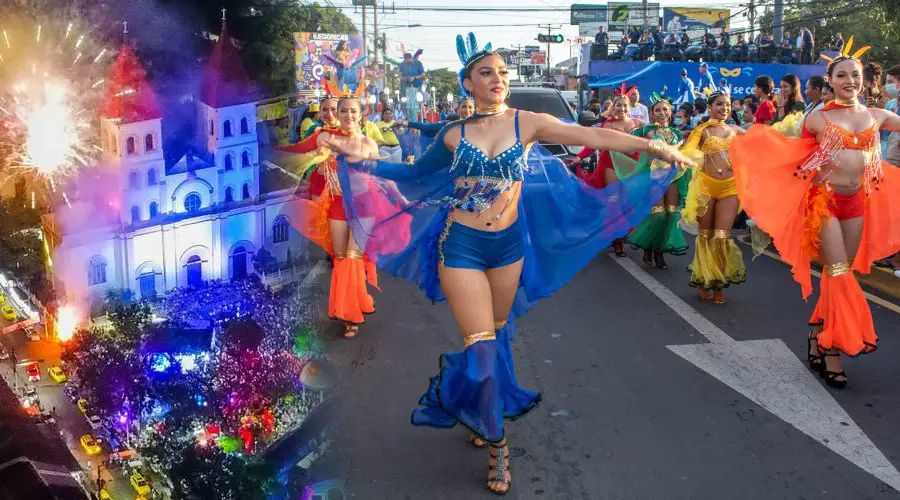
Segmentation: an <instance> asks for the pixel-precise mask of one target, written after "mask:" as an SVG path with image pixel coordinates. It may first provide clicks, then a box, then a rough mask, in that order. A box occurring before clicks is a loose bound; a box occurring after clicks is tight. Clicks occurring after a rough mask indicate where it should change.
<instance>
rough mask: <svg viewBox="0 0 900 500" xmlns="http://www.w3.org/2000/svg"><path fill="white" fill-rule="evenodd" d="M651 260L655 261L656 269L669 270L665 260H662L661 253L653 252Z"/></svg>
mask: <svg viewBox="0 0 900 500" xmlns="http://www.w3.org/2000/svg"><path fill="white" fill-rule="evenodd" d="M653 260H654V261H656V267H658V268H660V269H668V268H669V265H668V264H666V259H665V258H663V253H662V252H654V253H653Z"/></svg>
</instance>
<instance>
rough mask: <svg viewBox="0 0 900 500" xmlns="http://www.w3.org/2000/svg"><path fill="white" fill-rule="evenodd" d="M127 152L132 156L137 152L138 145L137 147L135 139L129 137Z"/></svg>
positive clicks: (126, 143) (126, 141) (126, 145)
mask: <svg viewBox="0 0 900 500" xmlns="http://www.w3.org/2000/svg"><path fill="white" fill-rule="evenodd" d="M125 151H126V152H127V153H128V154H130V155H133V154H135V153H136V152H137V145H135V141H134V137H129V138H128V139H126V140H125Z"/></svg>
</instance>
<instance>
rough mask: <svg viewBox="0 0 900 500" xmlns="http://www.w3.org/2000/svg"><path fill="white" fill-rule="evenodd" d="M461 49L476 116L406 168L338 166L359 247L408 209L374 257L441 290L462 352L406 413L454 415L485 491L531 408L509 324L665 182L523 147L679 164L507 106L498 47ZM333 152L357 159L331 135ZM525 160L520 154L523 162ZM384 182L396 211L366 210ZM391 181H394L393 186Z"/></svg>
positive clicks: (621, 228)
mask: <svg viewBox="0 0 900 500" xmlns="http://www.w3.org/2000/svg"><path fill="white" fill-rule="evenodd" d="M457 48H458V52H459V54H460V60H461V61H463V62H464V63H463V69H462V70H461V71H460V82H461V84H462V86H463V88H464V89H465V91H466V92H467V93H469V94H471V96H472V97H473V99H474V100H475V103H476V106H477V111H476V114H475V115H474V116H472V117H470V118H468V119H466V120H461V121H459V122H454V123H451V124H449V125H447V126H446V127H445V128H444V130H443V131H441V133H440V134H438V136H437V137H436V138H435V139H434V142H433V144H432V146H431V147H430V148H429V150H428V151H427V152H426V153H425V155H424V156H423V157H422V158H420V159H419V160H418V161H417V162H416V164H415V165H414V166H413V167H412V168H410V166H409V165H405V164H400V165H397V164H385V163H382V162H360V163H348V164H346V167H345V166H344V165H343V164H342V166H341V168H340V169H339V178H340V181H341V187H342V188H343V193H344V196H345V198H344V201H345V205H346V207H347V210H348V211H347V216H348V220H349V222H350V226H351V227H352V228H353V232H354V237H355V238H356V240H357V242H358V243H359V244H360V247H361V248H363V249H364V250H365V251H366V252H369V249H370V248H372V247H373V246H375V247H382V248H383V247H384V243H385V241H390V240H392V239H393V236H392V234H391V231H388V230H386V229H385V224H388V223H390V222H391V221H393V220H395V219H396V217H397V216H399V215H401V214H411V215H412V217H413V220H412V223H411V227H412V235H411V240H410V241H411V243H410V244H409V245H408V246H406V247H405V248H403V249H402V250H399V251H396V252H394V253H388V252H385V251H381V252H379V253H378V254H377V259H378V260H377V262H378V265H379V267H381V268H382V269H385V270H387V271H389V272H391V273H392V274H396V275H399V276H402V277H404V278H406V279H409V280H411V281H413V282H415V283H417V284H418V285H419V286H420V287H421V288H422V289H423V290H424V291H425V294H426V296H427V297H428V298H431V299H432V300H444V299H448V300H449V302H450V308H451V309H452V311H453V315H454V317H455V319H456V323H457V326H458V327H459V329H460V331H461V333H462V337H463V341H464V345H465V349H464V350H463V351H461V352H455V353H445V354H444V355H442V356H441V363H440V365H441V366H440V374H439V375H438V376H435V377H434V378H432V379H431V383H430V386H429V388H428V391H427V392H426V393H425V394H424V395H423V396H422V398H421V399H420V401H419V403H420V405H421V406H422V407H421V408H419V409H417V410H415V411H414V412H413V414H412V423H413V424H415V425H428V426H433V427H443V428H449V427H453V426H454V425H455V424H457V423H461V424H463V425H464V426H466V427H467V428H469V429H470V430H471V432H472V436H470V438H471V441H472V442H473V444H475V445H476V446H479V447H481V446H483V445H484V444H485V443H487V444H489V445H490V454H491V458H490V461H489V471H488V474H489V475H488V481H487V484H486V486H487V488H488V489H489V490H490V491H491V492H493V493H497V494H505V493H507V492H508V491H509V489H510V487H511V484H512V477H511V475H510V469H509V447H508V443H507V439H506V433H505V432H504V426H503V419H504V418H516V417H519V416H521V415H524V414H525V413H527V412H528V411H529V410H530V409H531V408H532V407H534V406H535V405H536V404H537V403H538V402H539V400H540V395H539V394H537V393H535V392H532V391H528V390H526V389H523V388H522V387H520V386H519V384H518V382H517V380H516V376H515V370H514V367H513V363H512V355H511V348H510V344H509V341H510V336H512V335H513V333H514V331H515V329H514V326H513V323H512V321H510V320H512V319H513V318H515V317H518V316H520V315H521V314H523V313H524V312H525V311H526V310H528V309H530V308H531V307H532V306H534V304H535V303H536V302H537V301H539V300H540V299H542V298H545V297H547V296H549V295H551V294H552V293H554V292H555V291H557V290H559V289H560V288H561V287H562V286H564V285H565V284H566V283H567V282H568V281H569V280H571V279H572V277H573V276H574V275H575V273H576V272H578V270H579V269H580V268H582V267H583V266H585V265H586V264H587V263H588V262H590V261H591V260H592V259H593V258H594V257H595V256H596V254H597V253H598V252H599V251H601V250H602V249H603V248H605V247H606V246H607V245H609V243H610V241H611V240H612V239H613V238H616V237H619V236H622V235H624V234H625V232H626V231H627V230H628V229H629V228H630V227H632V225H633V224H636V223H637V222H639V221H640V219H641V218H643V216H645V215H646V214H647V213H649V209H650V205H652V203H653V201H655V200H657V199H659V197H661V196H662V194H663V192H664V191H665V188H666V187H668V185H669V183H670V182H671V178H672V176H673V175H674V172H673V171H671V169H665V170H657V171H653V172H649V173H646V174H642V175H635V176H632V177H630V178H629V179H626V180H625V181H623V182H620V183H616V184H614V185H612V186H610V187H608V188H607V189H605V190H595V189H592V188H589V187H587V186H585V185H584V184H582V183H581V182H579V181H577V180H575V179H573V178H572V177H571V175H570V174H569V173H568V171H567V169H566V168H565V167H564V166H563V165H562V163H561V162H559V160H557V159H556V158H554V157H553V156H552V155H550V154H549V153H547V152H546V151H545V150H541V149H538V150H537V151H532V152H531V155H530V156H529V150H530V149H531V145H532V144H533V143H534V142H536V141H539V140H543V141H548V142H553V143H555V144H586V145H587V146H588V147H591V148H596V149H600V150H615V151H622V152H626V153H631V152H635V151H642V152H643V151H648V152H650V153H651V154H654V155H660V156H662V157H663V158H664V159H665V160H666V161H679V162H681V161H687V162H690V160H688V159H687V158H686V157H684V156H683V155H681V153H680V152H678V151H677V150H676V149H675V148H672V147H671V146H668V145H666V144H665V143H664V142H663V141H661V140H654V141H647V140H646V139H643V138H639V137H634V136H629V135H626V134H619V133H613V132H611V131H609V130H602V129H597V128H587V127H579V126H577V125H568V124H564V123H562V122H560V121H559V120H558V119H556V118H554V117H552V116H550V115H547V114H537V113H530V112H527V111H518V110H513V109H509V108H507V107H506V105H505V104H504V101H505V100H506V98H507V97H508V95H509V72H508V70H507V68H506V64H505V62H504V59H503V57H501V56H499V55H497V54H496V53H494V52H493V51H491V49H490V45H488V46H487V47H486V48H484V49H479V48H478V47H477V43H476V41H475V37H474V35H472V34H470V35H469V38H468V44H466V42H464V41H463V39H462V37H461V36H460V37H458V39H457ZM329 142H330V143H329V145H330V147H331V148H333V149H335V150H338V151H343V152H344V153H345V154H348V155H358V146H356V147H354V145H352V144H349V141H348V140H347V139H345V138H342V137H334V136H332V138H331V140H330V141H329ZM526 158H528V161H527V162H526ZM370 179H374V180H375V182H376V183H387V184H388V188H389V189H397V190H398V191H400V192H401V193H402V194H403V195H405V196H406V197H407V198H409V199H410V200H414V201H413V202H412V203H410V204H409V205H407V207H406V208H405V209H402V210H398V211H397V212H396V213H394V214H382V215H380V216H378V217H375V218H374V219H373V218H368V217H364V216H363V215H362V214H361V211H364V210H365V205H366V201H365V196H362V197H360V195H359V193H358V192H357V188H356V186H359V185H365V184H366V182H365V180H370ZM395 183H396V184H395Z"/></svg>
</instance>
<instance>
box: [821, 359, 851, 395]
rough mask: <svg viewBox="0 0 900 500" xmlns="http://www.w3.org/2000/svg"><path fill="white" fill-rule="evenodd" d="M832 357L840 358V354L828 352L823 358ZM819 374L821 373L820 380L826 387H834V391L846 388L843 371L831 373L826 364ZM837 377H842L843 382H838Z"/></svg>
mask: <svg viewBox="0 0 900 500" xmlns="http://www.w3.org/2000/svg"><path fill="white" fill-rule="evenodd" d="M832 356H836V357H840V356H841V353H839V352H834V353H832V352H828V353H825V356H824V357H832ZM824 357H823V358H824ZM823 364H824V363H823ZM821 373H822V378H824V379H825V383H826V384H828V387H834V388H835V389H843V388H844V387H847V373H846V372H844V371H843V370H841V371H839V372H833V371H831V370H829V369H828V365H827V364H826V365H825V366H823V367H822V372H821ZM838 377H844V378H843V380H838Z"/></svg>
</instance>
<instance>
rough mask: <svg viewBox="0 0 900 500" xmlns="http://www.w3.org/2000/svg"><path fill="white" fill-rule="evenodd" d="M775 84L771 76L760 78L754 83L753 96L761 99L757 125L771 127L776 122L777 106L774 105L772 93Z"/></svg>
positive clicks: (757, 111) (757, 113) (757, 112)
mask: <svg viewBox="0 0 900 500" xmlns="http://www.w3.org/2000/svg"><path fill="white" fill-rule="evenodd" d="M774 89H775V82H774V81H773V80H772V77H771V76H765V75H763V76H759V77H757V78H756V80H755V81H754V86H753V95H754V96H756V98H757V99H759V108H758V109H757V110H756V116H755V117H756V123H763V124H766V125H771V124H772V122H774V121H775V105H774V104H772V91H773V90H774Z"/></svg>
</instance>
